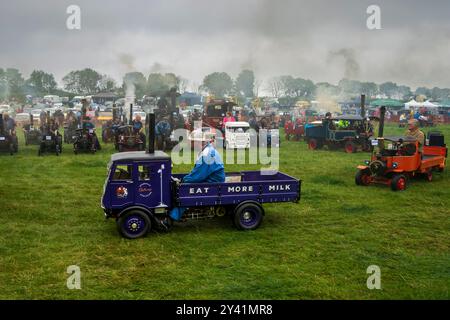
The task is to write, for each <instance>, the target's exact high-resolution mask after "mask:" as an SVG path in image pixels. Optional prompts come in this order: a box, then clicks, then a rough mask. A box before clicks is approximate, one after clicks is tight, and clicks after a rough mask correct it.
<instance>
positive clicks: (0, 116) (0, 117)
mask: <svg viewBox="0 0 450 320" xmlns="http://www.w3.org/2000/svg"><path fill="white" fill-rule="evenodd" d="M4 132H5V126H4V124H3V113H0V134H2V135H4Z"/></svg>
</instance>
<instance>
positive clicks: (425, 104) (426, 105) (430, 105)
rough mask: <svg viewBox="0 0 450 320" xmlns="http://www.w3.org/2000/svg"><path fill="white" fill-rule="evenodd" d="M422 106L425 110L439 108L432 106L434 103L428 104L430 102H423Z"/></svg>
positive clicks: (435, 105)
mask: <svg viewBox="0 0 450 320" xmlns="http://www.w3.org/2000/svg"><path fill="white" fill-rule="evenodd" d="M423 106H424V107H425V108H437V107H439V106H438V105H437V104H434V103H432V102H430V100H427V101H425V102H424V103H423Z"/></svg>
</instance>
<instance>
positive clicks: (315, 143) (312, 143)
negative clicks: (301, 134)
mask: <svg viewBox="0 0 450 320" xmlns="http://www.w3.org/2000/svg"><path fill="white" fill-rule="evenodd" d="M308 147H309V148H310V149H311V150H317V149H320V148H322V142H321V141H319V140H317V139H314V138H312V139H309V141H308Z"/></svg>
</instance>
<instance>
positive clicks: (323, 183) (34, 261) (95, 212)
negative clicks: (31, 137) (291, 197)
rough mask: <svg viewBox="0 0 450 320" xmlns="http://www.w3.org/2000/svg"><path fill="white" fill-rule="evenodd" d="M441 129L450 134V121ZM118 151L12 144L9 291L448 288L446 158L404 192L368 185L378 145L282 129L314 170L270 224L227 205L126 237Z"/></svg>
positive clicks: (263, 294)
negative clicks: (250, 224) (251, 223)
mask: <svg viewBox="0 0 450 320" xmlns="http://www.w3.org/2000/svg"><path fill="white" fill-rule="evenodd" d="M439 129H440V130H442V131H443V132H444V133H445V135H446V137H447V140H449V139H450V126H446V127H440V128H439ZM386 130H387V133H391V134H394V133H398V132H401V131H402V130H401V129H398V128H395V127H393V126H388V127H387V129H386ZM112 152H113V149H112V146H111V145H108V146H107V147H106V148H104V150H102V151H101V152H99V153H98V154H96V155H90V154H86V155H78V156H75V155H73V153H72V152H71V150H70V148H69V146H67V145H66V146H65V150H64V152H63V154H62V156H61V157H56V156H54V155H45V156H44V157H42V158H39V157H38V156H37V146H29V147H23V146H21V150H20V153H19V154H18V155H16V156H14V157H11V156H9V155H7V154H4V155H0V164H1V169H0V299H448V298H449V285H450V280H449V279H450V250H449V249H450V248H449V246H450V219H449V215H450V177H449V174H448V172H447V171H445V172H444V173H442V174H437V175H436V176H435V180H434V181H433V182H431V183H429V182H425V181H424V180H417V181H413V183H412V184H411V186H410V188H409V189H408V190H407V191H405V192H402V193H395V192H392V191H391V190H390V189H389V188H387V187H382V186H380V187H377V186H373V187H358V186H356V185H355V184H354V175H355V172H356V169H355V168H356V166H357V165H358V164H361V163H362V162H363V160H365V159H368V154H367V153H356V154H351V155H349V154H345V153H344V152H341V151H326V150H321V151H310V150H308V149H307V146H306V144H305V142H303V141H302V142H283V143H282V148H281V150H280V170H281V171H283V172H285V173H288V174H290V175H292V176H295V177H298V178H301V179H302V180H303V190H302V200H301V201H300V203H298V204H294V203H283V204H272V205H266V206H265V208H266V217H265V220H264V222H263V224H262V226H261V227H260V228H259V229H258V230H256V231H252V232H240V231H237V230H235V229H234V228H233V227H232V226H231V222H230V220H229V219H228V218H226V217H225V218H223V219H217V220H209V221H199V222H189V223H186V224H181V225H177V226H176V227H175V228H174V230H173V231H172V232H171V233H169V234H158V233H151V234H149V236H148V237H146V238H142V239H138V240H126V239H123V238H121V237H120V236H119V234H118V233H117V230H116V226H115V223H114V221H112V220H105V219H104V218H103V212H102V210H101V208H100V196H101V193H102V187H103V183H104V179H105V174H106V164H107V162H108V161H109V157H110V154H111V153H112ZM256 168H258V166H255V165H245V166H244V165H227V166H226V169H227V171H236V170H247V169H256ZM189 170H190V166H189V165H182V166H175V167H174V171H175V172H187V171H189ZM69 265H78V266H79V267H80V268H81V272H82V283H81V286H82V289H81V290H69V289H67V287H66V279H67V277H68V274H66V268H67V267H68V266H69ZM369 265H378V266H379V267H380V268H381V285H382V290H368V289H367V287H366V281H367V277H368V274H366V269H367V267H368V266H369Z"/></svg>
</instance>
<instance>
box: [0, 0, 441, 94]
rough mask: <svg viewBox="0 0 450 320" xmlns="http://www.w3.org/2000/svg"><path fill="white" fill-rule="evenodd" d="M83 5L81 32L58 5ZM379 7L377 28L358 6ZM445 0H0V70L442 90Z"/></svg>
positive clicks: (64, 7)
mask: <svg viewBox="0 0 450 320" xmlns="http://www.w3.org/2000/svg"><path fill="white" fill-rule="evenodd" d="M70 4H76V5H79V6H80V8H81V30H68V29H67V28H66V19H67V17H68V14H66V8H67V7H68V6H69V5H70ZM371 4H377V5H379V6H380V7H381V25H382V30H368V29H367V27H366V20H367V17H368V14H367V13H366V9H367V7H368V6H369V5H371ZM449 16H450V1H448V0H442V1H441V0H434V1H431V0H430V1H423V0H422V1H416V0H409V1H406V0H403V1H400V0H389V1H375V0H374V1H366V0H353V1H351V0H345V1H344V0H343V1H339V0H337V1H322V0H314V1H304V0H276V1H275V0H272V1H271V0H222V1H219V0H153V1H152V0H127V1H123V2H119V1H106V0H105V1H103V0H90V1H87V0H86V1H85V0H71V1H66V0H54V1H50V0H39V1H31V0H29V1H23V0H1V3H0V40H1V42H0V67H3V68H6V67H15V68H19V69H20V70H21V71H22V73H23V74H24V76H28V75H29V73H30V72H31V71H32V70H33V69H42V70H45V71H47V72H52V73H54V74H55V76H56V78H57V80H58V81H59V82H60V80H61V78H62V77H63V76H64V75H65V74H67V73H68V72H69V71H71V70H75V69H81V68H85V67H91V68H94V69H95V70H97V71H99V72H101V73H106V74H109V75H111V76H112V77H114V78H115V79H116V80H119V79H121V77H122V75H123V74H124V73H125V72H128V71H142V72H144V74H145V75H146V76H147V75H148V74H149V73H150V72H152V71H154V72H174V73H176V74H179V75H182V76H183V77H185V78H188V79H189V80H191V81H192V82H194V83H196V84H197V85H198V84H200V83H201V81H202V79H203V77H204V76H205V75H206V74H208V73H211V72H214V71H225V72H228V73H229V74H230V75H231V76H233V77H235V76H236V75H237V74H238V73H239V71H240V70H241V69H242V68H250V69H253V70H254V71H255V74H256V77H257V79H267V78H269V77H271V76H277V75H283V74H292V75H293V76H299V77H303V78H308V79H311V80H313V81H315V82H319V81H329V82H331V83H337V82H338V81H339V80H340V79H341V78H343V77H350V78H353V79H358V80H362V81H375V82H378V83H381V82H384V81H394V82H397V83H398V84H406V85H409V86H412V87H413V88H415V87H416V86H428V87H433V86H440V87H450V41H449V40H450V19H449V18H448V17H449Z"/></svg>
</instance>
